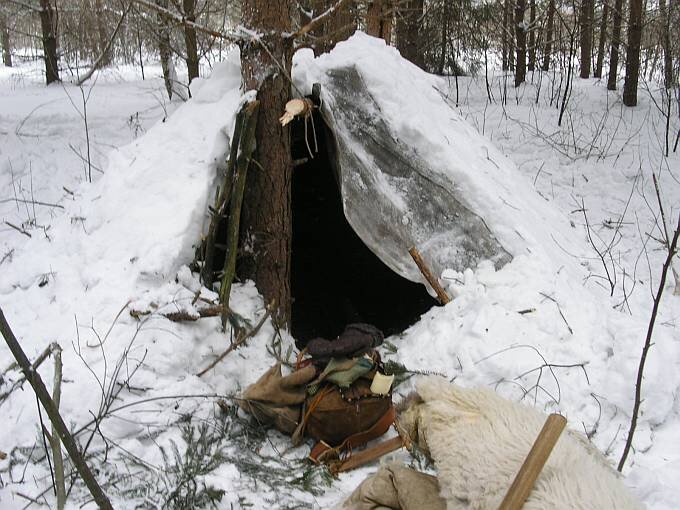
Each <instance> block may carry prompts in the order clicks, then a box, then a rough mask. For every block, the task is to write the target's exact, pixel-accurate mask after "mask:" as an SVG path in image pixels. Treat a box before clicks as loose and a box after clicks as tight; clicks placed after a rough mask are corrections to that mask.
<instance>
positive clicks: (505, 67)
mask: <svg viewBox="0 0 680 510" xmlns="http://www.w3.org/2000/svg"><path fill="white" fill-rule="evenodd" d="M509 11H510V0H505V1H504V2H503V30H502V32H501V41H502V42H501V45H502V48H503V50H502V51H503V58H502V66H503V67H502V69H503V71H507V70H508V69H509V68H510V67H509V63H508V60H509V59H508V52H509V48H508V46H509V45H508V32H509V31H510V26H509V25H510V23H509V18H510V17H509V15H508V12H509Z"/></svg>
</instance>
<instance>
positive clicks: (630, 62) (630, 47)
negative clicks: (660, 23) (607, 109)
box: [623, 0, 642, 106]
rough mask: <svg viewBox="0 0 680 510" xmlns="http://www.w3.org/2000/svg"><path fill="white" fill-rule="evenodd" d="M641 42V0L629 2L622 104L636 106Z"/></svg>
mask: <svg viewBox="0 0 680 510" xmlns="http://www.w3.org/2000/svg"><path fill="white" fill-rule="evenodd" d="M641 40H642V0H630V9H629V17H628V44H627V47H626V78H625V80H624V82H623V104H625V105H626V106H636V105H637V89H638V79H639V76H640V43H641Z"/></svg>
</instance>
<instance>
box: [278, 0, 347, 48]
mask: <svg viewBox="0 0 680 510" xmlns="http://www.w3.org/2000/svg"><path fill="white" fill-rule="evenodd" d="M347 2H348V0H339V1H338V2H337V3H336V4H335V5H333V6H331V7H329V8H328V9H327V10H326V11H325V12H323V13H321V14H319V15H318V16H317V17H316V18H314V19H313V20H312V21H310V22H309V23H307V24H306V25H305V26H304V27H302V28H301V29H300V30H298V31H297V32H295V33H294V34H292V36H291V37H292V38H293V39H296V38H298V37H302V36H303V35H305V34H307V33H308V32H311V31H312V30H314V29H315V28H317V27H318V26H319V25H321V24H322V23H324V22H326V21H328V20H329V19H331V18H332V17H333V16H335V15H336V14H337V13H338V12H340V9H342V8H343V6H344V5H345V4H346V3H347Z"/></svg>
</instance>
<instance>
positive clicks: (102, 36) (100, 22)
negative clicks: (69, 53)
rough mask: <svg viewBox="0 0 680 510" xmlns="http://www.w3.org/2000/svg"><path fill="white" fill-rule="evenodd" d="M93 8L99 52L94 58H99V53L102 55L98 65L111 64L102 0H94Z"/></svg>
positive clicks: (110, 49)
mask: <svg viewBox="0 0 680 510" xmlns="http://www.w3.org/2000/svg"><path fill="white" fill-rule="evenodd" d="M94 9H95V13H94V14H95V20H96V22H97V38H98V48H99V52H98V55H97V56H96V57H95V58H99V55H103V57H102V59H101V63H100V64H99V67H100V68H101V67H106V66H108V65H110V64H111V51H112V49H113V45H111V46H110V47H109V48H107V45H108V42H109V34H108V33H107V32H106V23H104V21H105V19H104V5H103V4H102V0H94Z"/></svg>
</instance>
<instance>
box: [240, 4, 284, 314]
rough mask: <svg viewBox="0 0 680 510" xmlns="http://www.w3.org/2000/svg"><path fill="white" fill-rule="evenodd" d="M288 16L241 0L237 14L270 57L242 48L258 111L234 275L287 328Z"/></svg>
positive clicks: (278, 8) (280, 8)
mask: <svg viewBox="0 0 680 510" xmlns="http://www.w3.org/2000/svg"><path fill="white" fill-rule="evenodd" d="M290 12H291V0H244V1H243V4H242V8H241V13H242V18H243V25H244V26H245V27H246V28H248V29H251V30H257V31H258V32H260V33H264V34H266V35H264V36H263V41H262V42H263V44H266V46H267V48H268V50H269V52H267V51H265V50H264V49H263V46H262V45H260V44H258V43H257V42H255V41H252V42H247V43H244V44H243V45H242V48H241V74H242V78H243V83H244V88H245V89H246V90H257V99H258V100H259V101H260V108H259V113H258V119H257V129H256V132H255V138H256V141H257V148H256V150H255V153H254V156H253V159H254V160H255V161H256V162H257V164H253V165H252V166H251V168H250V169H249V171H248V178H247V182H246V190H245V196H244V200H243V210H242V213H241V222H242V223H241V246H247V247H248V250H247V253H246V252H245V251H244V252H243V253H240V254H239V255H240V257H241V258H240V270H239V273H240V275H241V277H242V278H250V279H252V280H254V281H255V284H256V285H257V288H258V290H259V291H260V293H261V294H262V295H263V296H264V300H265V302H267V303H269V302H271V301H272V300H275V302H276V306H277V310H276V311H275V313H274V314H273V317H274V319H275V320H276V321H277V322H278V323H279V324H280V325H282V326H287V325H288V324H289V321H290V307H291V293H290V257H291V241H292V209H291V180H292V168H293V165H292V159H291V153H290V133H289V132H288V128H282V127H281V125H280V124H279V116H280V115H281V113H282V112H283V111H284V109H285V105H286V102H287V101H288V99H289V97H290V82H289V81H288V78H287V76H290V69H291V60H292V54H293V46H292V42H291V41H290V40H287V39H284V38H283V37H282V34H283V33H285V32H290V31H291V15H290ZM270 54H271V56H270ZM272 56H273V58H274V59H276V61H273V60H272ZM284 73H285V74H284Z"/></svg>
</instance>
